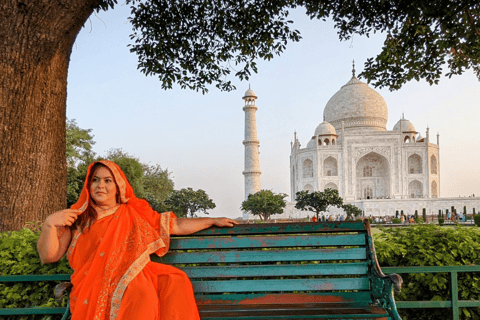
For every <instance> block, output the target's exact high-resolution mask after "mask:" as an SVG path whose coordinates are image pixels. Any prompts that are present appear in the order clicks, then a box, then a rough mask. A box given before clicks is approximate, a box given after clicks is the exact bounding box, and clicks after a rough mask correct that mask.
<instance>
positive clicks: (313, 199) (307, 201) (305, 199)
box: [295, 188, 343, 220]
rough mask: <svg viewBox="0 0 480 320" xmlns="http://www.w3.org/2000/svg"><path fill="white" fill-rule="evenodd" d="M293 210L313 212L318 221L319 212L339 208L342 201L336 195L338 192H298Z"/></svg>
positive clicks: (328, 190)
mask: <svg viewBox="0 0 480 320" xmlns="http://www.w3.org/2000/svg"><path fill="white" fill-rule="evenodd" d="M295 201H297V203H296V204H295V208H297V209H300V210H303V211H307V210H308V211H313V212H315V214H316V216H317V220H318V219H319V216H318V215H319V214H320V212H322V211H323V212H324V211H327V209H328V208H329V207H330V206H335V207H338V208H341V207H342V205H343V199H342V198H341V197H340V195H339V194H338V190H334V189H330V188H327V189H325V191H323V192H322V191H315V192H309V191H299V192H297V194H296V198H295Z"/></svg>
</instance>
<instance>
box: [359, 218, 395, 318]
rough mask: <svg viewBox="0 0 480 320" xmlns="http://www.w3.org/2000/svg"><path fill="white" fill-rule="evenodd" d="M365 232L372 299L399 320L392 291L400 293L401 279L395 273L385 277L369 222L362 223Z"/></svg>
mask: <svg viewBox="0 0 480 320" xmlns="http://www.w3.org/2000/svg"><path fill="white" fill-rule="evenodd" d="M364 224H365V230H367V234H368V246H369V247H370V250H369V254H371V257H370V261H371V263H372V265H371V266H370V269H371V270H370V283H371V292H372V299H373V301H374V302H376V303H377V304H378V305H380V306H381V307H383V308H385V309H386V310H387V311H388V312H389V313H390V316H391V317H392V318H393V319H395V320H401V318H400V315H399V314H398V311H397V307H396V305H395V298H394V293H393V291H394V290H395V291H397V292H400V290H401V289H402V284H403V279H402V277H401V276H400V275H398V274H396V273H392V274H388V275H385V274H384V273H383V271H382V268H381V267H380V264H379V263H378V259H377V253H376V252H375V246H374V244H373V238H372V229H371V228H370V222H369V221H368V220H365V221H364Z"/></svg>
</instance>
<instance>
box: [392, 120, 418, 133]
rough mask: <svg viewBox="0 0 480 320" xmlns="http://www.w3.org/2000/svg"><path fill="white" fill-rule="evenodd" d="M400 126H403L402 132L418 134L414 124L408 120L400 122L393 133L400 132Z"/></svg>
mask: <svg viewBox="0 0 480 320" xmlns="http://www.w3.org/2000/svg"><path fill="white" fill-rule="evenodd" d="M400 126H402V132H416V131H415V127H414V126H413V124H412V123H411V122H410V121H408V120H407V119H400V120H398V122H397V124H396V125H395V126H394V127H393V131H400Z"/></svg>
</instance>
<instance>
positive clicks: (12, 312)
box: [0, 307, 65, 319]
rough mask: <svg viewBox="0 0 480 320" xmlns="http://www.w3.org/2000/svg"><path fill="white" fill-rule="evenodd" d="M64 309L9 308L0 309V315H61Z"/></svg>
mask: <svg viewBox="0 0 480 320" xmlns="http://www.w3.org/2000/svg"><path fill="white" fill-rule="evenodd" d="M63 313H65V308H64V307H63V308H10V309H0V315H27V314H63ZM0 319H1V318H0Z"/></svg>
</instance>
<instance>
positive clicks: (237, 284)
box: [192, 277, 369, 293]
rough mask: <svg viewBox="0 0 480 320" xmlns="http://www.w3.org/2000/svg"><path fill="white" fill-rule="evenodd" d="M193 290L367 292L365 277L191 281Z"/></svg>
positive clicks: (366, 279) (367, 284)
mask: <svg viewBox="0 0 480 320" xmlns="http://www.w3.org/2000/svg"><path fill="white" fill-rule="evenodd" d="M192 284H193V290H194V291H195V292H197V293H201V292H209V293H212V292H270V291H333V290H368V289H369V281H368V278H367V277H362V278H337V279H302V280H301V281H299V280H297V279H282V280H239V281H192Z"/></svg>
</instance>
